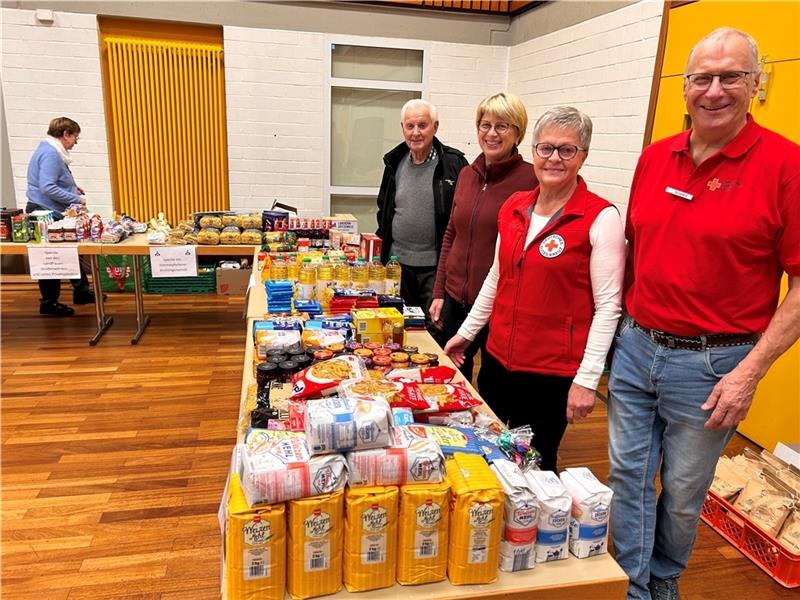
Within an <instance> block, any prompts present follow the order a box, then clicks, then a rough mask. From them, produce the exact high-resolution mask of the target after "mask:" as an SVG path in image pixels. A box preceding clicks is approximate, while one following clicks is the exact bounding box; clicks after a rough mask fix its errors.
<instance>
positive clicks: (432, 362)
mask: <svg viewBox="0 0 800 600" xmlns="http://www.w3.org/2000/svg"><path fill="white" fill-rule="evenodd" d="M425 356H427V357H428V359H429V362H428V366H429V367H438V366H439V355H438V354H434V353H433V352H426V353H425Z"/></svg>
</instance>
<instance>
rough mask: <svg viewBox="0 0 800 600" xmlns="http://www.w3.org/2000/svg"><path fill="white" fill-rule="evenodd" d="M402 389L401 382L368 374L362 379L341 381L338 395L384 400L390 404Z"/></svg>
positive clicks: (355, 398)
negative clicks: (368, 375)
mask: <svg viewBox="0 0 800 600" xmlns="http://www.w3.org/2000/svg"><path fill="white" fill-rule="evenodd" d="M372 373H375V371H372ZM402 389H403V384H402V383H398V382H396V381H387V380H385V379H378V378H375V377H374V376H370V377H365V378H364V379H346V380H345V381H342V382H341V383H340V384H339V395H340V396H343V397H345V398H351V399H353V400H385V401H386V402H388V403H389V404H390V405H391V404H393V402H394V398H395V396H396V395H397V394H398V393H400V392H401V391H402Z"/></svg>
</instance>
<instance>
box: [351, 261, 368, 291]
mask: <svg viewBox="0 0 800 600" xmlns="http://www.w3.org/2000/svg"><path fill="white" fill-rule="evenodd" d="M350 279H351V281H352V282H353V287H354V288H357V289H362V290H363V289H366V288H367V286H368V285H369V267H368V266H367V261H366V259H365V258H364V257H363V256H362V257H359V259H358V260H357V261H356V264H354V265H353V268H352V270H351V271H350Z"/></svg>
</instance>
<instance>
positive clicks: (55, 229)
mask: <svg viewBox="0 0 800 600" xmlns="http://www.w3.org/2000/svg"><path fill="white" fill-rule="evenodd" d="M47 241H48V242H50V243H53V242H63V241H64V227H63V226H62V225H61V223H59V222H55V223H50V225H48V226H47Z"/></svg>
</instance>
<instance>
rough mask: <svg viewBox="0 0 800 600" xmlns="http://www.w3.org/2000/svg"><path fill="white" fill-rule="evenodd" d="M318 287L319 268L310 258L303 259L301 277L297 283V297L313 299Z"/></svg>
mask: <svg viewBox="0 0 800 600" xmlns="http://www.w3.org/2000/svg"><path fill="white" fill-rule="evenodd" d="M316 287H317V269H316V268H315V267H314V265H313V264H312V263H311V259H310V258H306V259H304V260H303V264H302V265H301V267H300V278H299V281H298V284H297V297H298V298H300V299H302V300H313V299H314V296H315V291H316V290H315V288H316Z"/></svg>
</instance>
